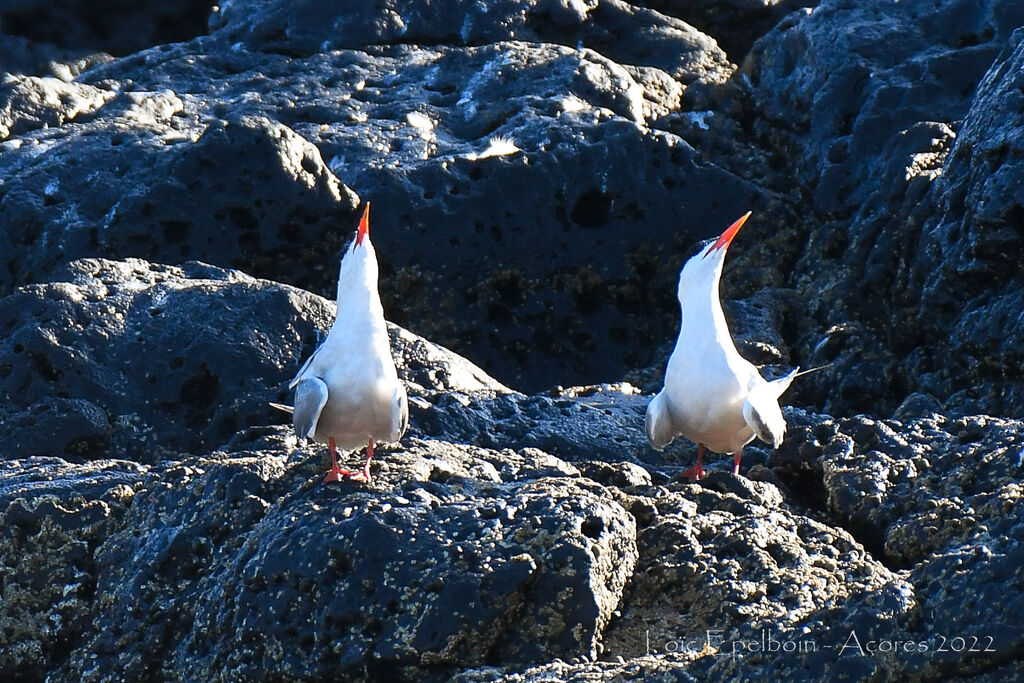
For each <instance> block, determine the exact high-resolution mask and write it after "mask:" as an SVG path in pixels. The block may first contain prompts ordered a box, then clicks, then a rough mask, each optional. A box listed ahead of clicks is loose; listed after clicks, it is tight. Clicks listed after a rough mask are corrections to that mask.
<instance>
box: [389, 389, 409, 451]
mask: <svg viewBox="0 0 1024 683" xmlns="http://www.w3.org/2000/svg"><path fill="white" fill-rule="evenodd" d="M396 393H397V394H398V396H397V397H396V398H395V410H396V411H397V412H398V420H397V424H398V433H397V434H396V436H395V438H394V441H398V440H399V439H401V438H402V435H403V434H405V430H407V429H408V428H409V396H408V394H406V392H405V387H403V386H399V387H398V391H397V392H396ZM394 423H395V422H394V421H392V424H394Z"/></svg>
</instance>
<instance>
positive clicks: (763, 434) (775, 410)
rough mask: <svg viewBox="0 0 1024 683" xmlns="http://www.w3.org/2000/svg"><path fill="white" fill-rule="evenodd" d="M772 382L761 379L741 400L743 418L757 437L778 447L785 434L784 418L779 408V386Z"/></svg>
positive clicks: (773, 446)
mask: <svg viewBox="0 0 1024 683" xmlns="http://www.w3.org/2000/svg"><path fill="white" fill-rule="evenodd" d="M758 379H760V378H758ZM773 384H774V383H772V382H765V381H764V380H761V381H760V382H757V383H756V384H755V385H754V386H753V387H752V388H751V389H750V392H749V393H748V394H747V398H746V400H745V401H744V402H743V419H744V420H745V421H746V423H747V426H749V427H750V428H751V429H752V430H753V431H754V434H756V435H757V438H759V439H761V441H764V442H765V443H767V444H771V446H772V448H778V447H779V446H781V445H782V438H783V437H784V436H785V435H786V418H784V417H783V416H782V410H781V409H780V408H779V398H778V396H779V394H778V393H776V392H778V391H779V387H778V386H777V385H776V386H773ZM787 384H788V382H787Z"/></svg>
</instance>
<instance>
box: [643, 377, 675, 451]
mask: <svg viewBox="0 0 1024 683" xmlns="http://www.w3.org/2000/svg"><path fill="white" fill-rule="evenodd" d="M663 394H664V391H661V392H658V395H657V396H655V397H654V398H652V399H651V402H650V403H649V404H647V415H646V416H645V417H644V428H645V429H646V431H647V441H648V443H650V444H651V448H653V449H654V450H656V451H662V450H665V446H667V445H669V444H670V443H671V442H672V440H673V439H674V438H676V436H677V433H676V430H675V425H674V424H673V423H672V416H671V415H670V414H669V412H668V405H667V404H666V403H665V397H664V395H663Z"/></svg>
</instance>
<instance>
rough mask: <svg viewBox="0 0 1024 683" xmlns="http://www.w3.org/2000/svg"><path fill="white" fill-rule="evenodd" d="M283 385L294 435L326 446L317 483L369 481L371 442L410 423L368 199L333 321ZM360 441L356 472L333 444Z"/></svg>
mask: <svg viewBox="0 0 1024 683" xmlns="http://www.w3.org/2000/svg"><path fill="white" fill-rule="evenodd" d="M289 388H294V389H295V408H294V409H293V410H292V424H293V425H294V427H295V433H296V434H297V435H298V436H299V437H300V438H306V439H314V440H316V441H319V442H320V443H327V444H328V446H329V447H330V449H331V469H330V471H329V472H328V473H327V476H325V477H324V481H338V480H339V479H342V478H352V479H357V480H363V481H369V480H370V460H372V459H373V446H374V443H382V442H385V443H390V442H394V441H398V440H399V439H400V438H402V434H404V433H405V430H406V428H407V427H408V425H409V402H408V397H407V396H406V392H405V387H404V386H403V385H402V382H401V381H399V379H398V373H397V371H396V370H395V362H394V359H393V358H392V356H391V344H390V340H389V338H388V329H387V324H386V323H385V322H384V308H383V307H382V306H381V303H380V295H379V294H378V292H377V256H376V254H375V252H374V250H373V244H372V243H371V242H370V204H369V203H367V204H366V209H365V210H364V211H363V217H362V220H360V221H359V229H358V231H357V232H356V236H355V238H354V239H353V240H352V245H351V246H350V247H349V248H348V249H347V250H346V252H345V255H344V257H343V258H342V260H341V272H340V273H339V274H338V313H337V316H336V317H335V319H334V325H333V326H332V327H331V330H330V332H329V333H328V334H327V338H326V339H325V340H324V342H323V344H321V345H320V346H319V347H318V348H317V349H316V351H314V352H313V355H312V356H310V357H309V358H308V359H307V360H306V362H305V363H303V365H302V367H301V368H300V369H299V372H298V374H297V375H296V376H295V379H293V380H292V382H291V384H290V385H289ZM278 407H281V406H278ZM363 444H366V464H365V465H364V466H363V469H362V470H355V471H351V470H343V469H341V468H340V467H338V449H341V450H355V449H357V448H360V447H361V446H362V445H363Z"/></svg>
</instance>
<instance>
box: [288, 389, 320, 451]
mask: <svg viewBox="0 0 1024 683" xmlns="http://www.w3.org/2000/svg"><path fill="white" fill-rule="evenodd" d="M325 405H327V385H326V384H325V383H324V381H323V380H322V379H320V378H319V377H307V378H306V379H304V380H302V381H300V382H299V383H298V385H296V387H295V412H294V413H292V425H293V426H294V427H295V433H296V434H297V435H299V436H300V437H302V438H304V439H311V438H313V434H315V433H316V425H317V422H319V421H320V413H321V412H322V411H323V409H324V406H325Z"/></svg>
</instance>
